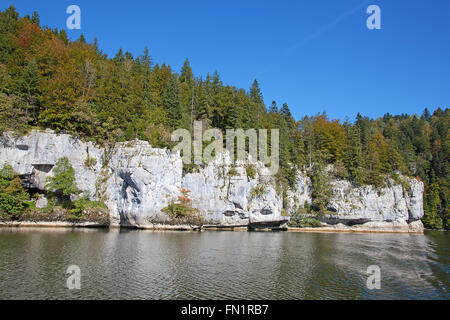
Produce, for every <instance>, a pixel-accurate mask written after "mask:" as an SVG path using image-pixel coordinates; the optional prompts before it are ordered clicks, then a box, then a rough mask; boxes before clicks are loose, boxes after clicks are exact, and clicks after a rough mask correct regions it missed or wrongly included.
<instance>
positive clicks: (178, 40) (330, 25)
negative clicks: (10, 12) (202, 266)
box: [0, 0, 450, 119]
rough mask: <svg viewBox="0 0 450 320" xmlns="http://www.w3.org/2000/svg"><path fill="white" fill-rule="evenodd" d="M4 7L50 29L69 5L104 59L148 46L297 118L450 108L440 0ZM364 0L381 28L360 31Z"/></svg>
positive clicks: (448, 5) (59, 2)
mask: <svg viewBox="0 0 450 320" xmlns="http://www.w3.org/2000/svg"><path fill="white" fill-rule="evenodd" d="M10 4H12V5H14V6H15V7H16V8H17V10H18V11H19V13H20V14H21V16H23V15H25V14H31V13H32V12H33V11H35V10H36V11H38V12H39V14H40V17H41V25H47V26H50V27H51V28H59V29H60V28H66V19H67V17H68V14H66V8H67V7H68V6H69V5H71V4H76V5H78V6H80V8H81V20H82V22H81V24H82V25H81V27H82V29H81V32H83V33H84V35H85V36H86V38H87V39H88V41H93V39H94V37H97V38H98V40H99V45H100V48H101V49H102V50H103V51H104V52H105V53H107V54H108V55H109V56H114V54H115V53H116V52H117V51H118V50H119V48H120V47H123V48H124V50H128V51H130V52H132V53H133V54H134V55H138V54H140V53H141V52H142V51H143V49H144V48H145V46H148V47H149V50H150V53H151V55H152V57H153V59H154V61H155V62H157V63H162V62H166V63H168V64H170V65H171V66H172V68H173V69H174V70H176V71H179V70H180V68H181V65H182V63H183V62H184V60H185V59H186V58H189V60H190V62H191V66H192V67H193V70H194V73H195V74H196V75H198V76H199V75H203V76H205V75H206V74H207V72H211V73H212V72H214V71H215V70H217V71H218V72H219V74H220V75H221V77H222V80H223V81H224V83H226V84H230V85H235V86H237V87H242V88H246V89H248V88H249V87H250V85H251V83H252V81H253V79H255V78H256V79H257V80H258V81H259V82H260V85H261V88H262V91H263V94H264V99H265V102H266V104H267V105H270V103H271V101H272V100H276V101H277V102H278V104H279V105H281V104H282V103H283V102H287V103H288V105H289V106H290V108H291V110H292V113H293V115H294V116H295V118H296V119H300V118H301V117H303V116H304V115H306V114H308V115H314V114H317V113H318V112H322V111H326V113H327V114H328V115H329V116H330V117H331V118H341V119H344V118H345V117H346V116H348V117H349V118H350V119H354V117H355V115H356V114H357V112H358V111H359V112H361V113H362V114H363V115H368V116H370V117H378V116H382V115H383V114H384V113H386V112H389V113H391V114H401V113H408V114H412V113H417V114H421V113H422V112H423V109H424V108H425V107H428V108H429V109H430V110H434V109H436V108H437V107H441V108H445V107H449V106H450V1H448V0H432V1H429V0H428V1H426V0H416V1H414V0H389V1H380V0H377V1H375V0H373V1H365V0H364V1H363V0H340V1H338V0H307V1H300V0H296V1H285V0H278V1H270V2H268V1H253V0H241V1H237V0H201V1H195V0H192V1H186V0H180V1H178V0H177V1H172V0H165V1H151V0H147V1H135V0H128V1H92V0H89V1H85V0H71V1H65V0H53V1H49V0H48V1H46V0H40V1H24V0H9V2H8V0H5V1H2V4H1V5H0V8H1V9H2V10H3V9H5V8H6V7H8V6H9V5H10ZM371 4H376V5H378V6H379V7H380V8H381V30H369V29H367V27H366V19H367V17H368V16H369V15H368V14H367V13H366V8H367V7H368V6H369V5H371ZM67 32H68V34H69V36H70V37H71V38H73V39H75V38H78V36H79V34H80V31H76V30H75V31H74V30H67Z"/></svg>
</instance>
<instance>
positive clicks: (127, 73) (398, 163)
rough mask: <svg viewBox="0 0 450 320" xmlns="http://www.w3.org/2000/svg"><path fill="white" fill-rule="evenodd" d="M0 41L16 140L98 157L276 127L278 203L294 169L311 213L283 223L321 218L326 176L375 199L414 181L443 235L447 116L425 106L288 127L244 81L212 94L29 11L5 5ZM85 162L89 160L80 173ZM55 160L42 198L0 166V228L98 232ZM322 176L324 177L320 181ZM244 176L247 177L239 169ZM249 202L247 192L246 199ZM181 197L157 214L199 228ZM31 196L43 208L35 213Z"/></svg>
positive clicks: (0, 127) (219, 84) (286, 110)
mask: <svg viewBox="0 0 450 320" xmlns="http://www.w3.org/2000/svg"><path fill="white" fill-rule="evenodd" d="M0 40H1V41H0V134H1V133H4V132H8V131H11V132H15V133H17V134H18V135H24V134H26V133H29V132H31V131H32V130H34V129H37V130H46V129H47V128H48V129H51V130H54V131H55V132H57V133H67V134H71V135H73V136H75V137H78V138H80V139H82V140H83V141H91V142H93V143H95V144H97V145H101V146H103V147H105V148H106V149H107V148H110V147H111V146H113V145H114V144H115V143H117V142H125V141H132V140H135V139H139V140H142V141H147V142H148V143H149V144H150V145H151V146H153V147H155V148H169V149H171V148H172V147H174V143H173V142H172V141H171V139H170V136H171V132H173V131H174V130H175V129H179V128H184V129H187V130H189V131H190V132H191V133H192V131H193V128H192V124H193V123H194V122H195V121H201V122H202V126H203V129H209V128H217V129H219V130H221V131H222V132H224V131H225V130H226V129H227V128H242V129H243V130H248V129H251V128H258V129H279V134H280V145H279V151H280V159H279V160H280V163H279V165H280V170H279V171H278V173H277V174H276V176H275V180H276V185H277V189H278V190H279V194H280V195H281V196H282V197H283V199H282V200H283V203H284V202H285V201H286V193H287V190H288V189H289V188H291V187H293V186H294V185H295V172H296V171H297V170H300V171H303V172H305V173H306V174H307V175H308V176H309V177H310V178H311V181H312V192H313V193H312V203H311V204H308V206H307V207H306V205H304V208H301V210H300V211H301V212H298V213H295V212H294V213H292V218H293V220H294V222H295V220H296V219H297V215H300V214H307V215H313V216H319V215H321V214H327V213H328V211H327V210H328V206H329V203H330V198H331V194H332V189H331V186H330V176H329V175H332V176H334V177H336V178H339V179H345V180H348V181H350V182H351V183H352V185H354V186H357V187H362V186H368V185H370V186H374V187H375V188H377V190H378V189H381V188H383V187H384V186H386V184H387V183H388V181H390V180H391V179H392V180H393V181H394V182H395V183H398V184H403V183H404V181H403V180H402V177H403V176H405V177H412V178H415V179H417V180H418V181H422V182H423V183H424V186H425V190H424V196H423V207H424V216H423V218H422V221H423V224H424V225H425V227H426V228H430V229H443V228H445V229H448V228H449V227H450V205H449V202H450V181H449V175H450V133H449V128H450V109H448V108H445V109H444V110H443V109H440V108H438V109H436V110H435V111H434V112H433V113H430V112H429V110H428V109H426V108H425V110H424V112H423V114H422V115H420V116H418V115H407V114H401V115H391V114H389V113H386V114H385V115H384V116H383V117H379V118H377V119H370V118H369V117H365V116H363V115H361V114H359V113H358V115H357V117H356V119H355V120H354V121H351V120H349V119H345V120H344V121H341V120H339V119H336V120H333V119H329V118H328V116H327V115H326V114H325V113H322V114H320V113H318V114H317V115H316V116H305V117H303V118H302V119H300V120H298V121H297V120H296V119H294V117H293V115H292V113H291V111H290V107H289V106H288V104H287V103H283V104H280V105H279V104H277V102H275V101H273V102H272V104H271V105H270V106H269V105H267V106H266V105H265V103H264V99H263V94H262V91H261V89H260V86H259V83H258V81H257V80H256V79H255V80H254V82H253V83H252V85H251V87H250V89H249V90H246V89H242V88H237V87H235V86H231V85H228V84H224V83H223V81H222V80H221V78H220V75H219V74H218V72H215V73H214V74H208V75H207V76H206V77H205V78H202V77H197V76H195V75H194V72H193V70H192V68H191V66H190V63H189V60H188V59H186V61H185V62H184V64H183V67H182V68H181V70H180V72H175V71H174V70H173V69H172V68H171V67H170V66H169V65H167V64H165V63H162V64H154V63H153V60H152V57H151V56H150V53H149V50H148V49H147V48H146V49H145V50H144V52H143V54H141V55H138V56H136V57H135V56H133V54H132V53H130V52H128V51H124V50H123V49H122V48H121V49H120V50H119V52H117V54H116V55H115V56H114V57H108V56H107V55H106V54H104V53H103V52H102V51H101V49H100V48H99V46H98V41H97V39H96V40H95V42H94V43H88V42H87V41H86V38H85V37H84V35H81V36H80V38H79V39H77V40H74V41H72V40H70V39H69V38H68V36H67V33H66V32H65V31H64V29H61V30H58V29H51V28H50V27H47V26H41V24H40V19H39V15H38V13H36V12H35V13H33V15H32V16H29V15H27V16H24V17H20V16H19V13H18V12H17V11H16V9H15V8H14V7H13V6H11V7H9V8H8V9H5V10H4V11H0ZM271 147H272V146H271V145H269V149H270V148H271ZM95 161H96V160H95V159H91V158H89V159H88V160H87V161H86V163H85V165H86V166H87V167H89V166H92V165H93V163H94V162H95ZM58 162H59V163H57V164H56V168H55V169H54V173H55V175H54V177H51V178H50V179H49V181H47V185H46V190H45V197H44V194H42V190H39V192H41V193H39V192H37V193H34V192H35V190H28V189H27V190H26V189H25V188H24V187H23V186H22V184H23V181H21V178H20V177H19V176H18V175H16V174H15V173H14V172H13V171H12V169H11V167H10V166H9V167H8V166H7V165H6V164H3V163H0V169H1V174H0V220H3V221H6V222H4V223H8V222H7V221H17V223H18V224H20V223H21V222H25V221H28V220H30V221H35V220H36V221H37V222H39V223H41V224H45V223H50V222H49V221H52V220H56V221H57V222H55V223H62V224H69V225H70V224H73V225H82V224H83V223H86V224H87V223H90V222H92V223H100V224H105V225H106V224H107V223H109V218H108V216H109V214H108V211H107V207H106V205H105V203H104V202H105V199H101V201H97V200H96V201H93V200H92V199H91V197H90V195H86V194H84V195H83V196H82V197H80V196H79V194H80V192H79V190H78V189H77V186H76V184H75V179H74V177H73V176H74V170H73V168H72V167H71V166H70V162H69V161H68V159H67V158H61V159H59V161H58ZM2 165H3V168H1V166H2ZM329 166H332V167H333V172H331V173H329V174H328V173H327V172H326V168H327V167H329ZM193 170H195V167H194V166H192V165H184V166H183V173H186V172H192V171H193ZM247 175H248V176H252V175H254V172H252V169H251V168H248V169H247ZM258 192H261V190H258V189H255V195H257V193H258ZM187 193H188V190H184V193H183V196H182V197H181V198H179V199H178V203H171V204H170V205H169V206H167V207H166V208H164V213H165V214H166V215H167V216H168V217H169V219H172V220H174V219H175V220H176V219H178V220H179V222H180V224H181V223H183V221H182V220H184V222H186V221H187V220H190V219H194V220H198V219H200V218H201V217H198V216H197V213H196V212H195V210H196V209H195V208H192V207H191V206H190V203H189V201H188V200H189V198H188V195H187ZM43 198H45V202H48V203H40V202H44V200H43ZM95 199H97V198H95ZM38 204H39V205H38ZM283 210H284V209H283ZM41 220H44V221H41ZM107 220H108V221H107ZM300 220H301V221H300ZM299 221H300V222H301V224H302V226H304V227H307V228H313V230H318V228H326V227H324V226H322V225H321V223H320V221H318V219H315V218H308V217H304V216H300V217H298V221H297V222H299ZM10 223H12V224H14V223H15V222H10ZM186 223H188V225H189V223H192V224H199V225H202V223H205V222H204V221H200V222H197V221H188V222H186ZM294 227H295V226H294ZM168 228H169V227H168ZM170 228H176V226H175V227H173V226H171V227H170ZM334 228H335V229H336V228H338V227H334ZM348 228H353V229H356V228H357V227H348ZM359 228H361V227H359ZM341 229H343V228H341ZM353 229H350V230H353ZM305 230H306V229H305Z"/></svg>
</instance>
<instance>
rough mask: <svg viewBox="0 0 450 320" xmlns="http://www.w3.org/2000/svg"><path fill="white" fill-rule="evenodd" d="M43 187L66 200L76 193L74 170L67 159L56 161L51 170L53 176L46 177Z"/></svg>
mask: <svg viewBox="0 0 450 320" xmlns="http://www.w3.org/2000/svg"><path fill="white" fill-rule="evenodd" d="M45 187H46V188H47V189H48V190H49V191H52V192H55V193H57V194H60V195H62V196H64V197H66V198H67V197H68V196H70V195H71V194H77V193H78V188H77V185H76V181H75V170H74V169H73V167H72V165H71V164H70V162H69V159H68V158H67V157H64V158H60V159H58V161H57V162H56V165H55V168H54V169H53V176H49V177H47V181H46V184H45Z"/></svg>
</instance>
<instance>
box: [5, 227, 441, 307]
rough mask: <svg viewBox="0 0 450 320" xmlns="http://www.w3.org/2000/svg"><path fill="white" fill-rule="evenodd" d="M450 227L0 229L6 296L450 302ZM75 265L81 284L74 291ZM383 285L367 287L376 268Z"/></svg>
mask: <svg viewBox="0 0 450 320" xmlns="http://www.w3.org/2000/svg"><path fill="white" fill-rule="evenodd" d="M449 244H450V236H449V234H448V233H440V232H433V233H431V232H430V233H426V234H425V235H405V234H339V233H336V234H327V233H285V232H279V233H259V232H202V233H183V232H151V231H136V230H109V231H108V230H90V229H84V230H77V231H70V230H65V229H51V230H50V229H15V228H12V229H11V228H8V229H0V299H72V298H76V299H80V298H81V299H419V298H420V299H449V298H450V295H449V284H450V279H449V272H450V267H449V266H450V264H449V260H450V254H449ZM69 265H78V266H79V267H80V268H81V289H80V290H69V289H68V288H67V286H66V280H67V277H68V276H69V275H68V274H66V270H67V267H68V266H69ZM369 265H378V266H379V267H380V268H381V289H380V290H369V289H367V288H366V280H367V274H366V271H367V267H368V266H369Z"/></svg>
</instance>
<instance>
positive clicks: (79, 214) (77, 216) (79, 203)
mask: <svg viewBox="0 0 450 320" xmlns="http://www.w3.org/2000/svg"><path fill="white" fill-rule="evenodd" d="M71 207H72V209H70V211H69V212H70V214H69V216H68V217H69V219H71V220H82V219H83V218H84V215H83V213H84V211H85V210H86V209H105V210H108V207H107V206H106V204H105V203H103V202H101V201H91V200H89V199H88V198H87V197H82V198H79V199H77V200H75V201H73V202H72V203H71Z"/></svg>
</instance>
